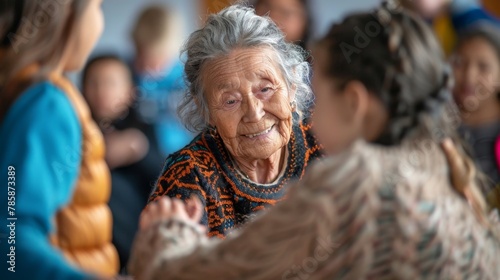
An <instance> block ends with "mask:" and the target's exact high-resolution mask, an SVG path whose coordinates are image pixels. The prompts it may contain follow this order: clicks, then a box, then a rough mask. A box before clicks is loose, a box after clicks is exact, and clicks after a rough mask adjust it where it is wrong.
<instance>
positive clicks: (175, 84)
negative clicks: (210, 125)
mask: <svg viewBox="0 0 500 280" xmlns="http://www.w3.org/2000/svg"><path fill="white" fill-rule="evenodd" d="M183 75H184V66H183V64H182V63H181V62H180V61H177V62H175V63H174V64H173V65H171V66H169V67H168V68H167V69H165V70H164V71H163V72H162V73H155V74H153V73H142V74H138V73H134V82H135V85H136V87H137V89H138V92H137V102H136V104H135V110H136V111H137V113H138V115H139V116H140V118H141V119H142V120H143V121H144V122H146V123H150V124H152V125H153V126H154V130H155V135H154V137H155V139H156V141H157V144H158V146H159V148H160V151H161V152H162V153H163V156H167V155H169V154H171V153H174V152H176V151H178V150H180V149H181V148H183V147H184V146H185V145H187V144H188V143H189V142H190V141H191V140H192V138H193V135H192V134H191V133H189V132H188V131H187V130H186V128H185V127H184V125H182V123H181V122H180V120H179V118H178V117H177V105H178V104H179V102H180V100H181V99H182V97H183V95H184V93H185V90H186V85H185V83H184V76H183Z"/></svg>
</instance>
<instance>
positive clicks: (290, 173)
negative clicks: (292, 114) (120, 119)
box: [148, 123, 321, 238]
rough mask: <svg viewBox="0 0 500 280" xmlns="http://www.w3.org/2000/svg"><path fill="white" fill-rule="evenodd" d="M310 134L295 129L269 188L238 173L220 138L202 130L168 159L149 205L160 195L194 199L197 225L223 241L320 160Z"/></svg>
mask: <svg viewBox="0 0 500 280" xmlns="http://www.w3.org/2000/svg"><path fill="white" fill-rule="evenodd" d="M310 129H311V127H310V125H309V124H306V123H300V124H297V125H294V127H293V132H292V134H291V137H290V141H289V143H288V154H289V156H288V159H287V162H286V167H285V168H286V169H285V171H284V173H282V176H281V177H280V178H278V179H277V180H276V181H275V182H274V183H271V184H257V183H255V182H253V181H251V180H249V179H247V178H246V177H245V176H243V175H242V174H241V173H240V172H239V171H237V170H236V168H235V165H234V164H233V161H232V159H231V157H230V155H229V152H228V151H227V149H226V148H225V146H224V144H223V142H222V139H221V138H220V136H219V135H218V134H217V132H216V131H215V130H213V129H207V130H205V131H204V132H202V133H200V134H199V135H198V136H197V137H195V139H193V141H192V142H191V143H190V144H188V145H187V146H186V147H185V148H183V149H181V150H179V151H178V152H176V153H174V154H171V155H170V156H169V157H168V158H167V160H166V163H165V167H164V169H163V172H162V174H161V175H160V177H159V178H158V181H157V183H156V187H155V190H154V191H153V193H152V194H151V196H150V198H149V202H152V201H155V200H157V199H159V198H160V197H161V196H164V195H167V196H169V197H176V198H179V199H182V200H185V199H187V198H189V197H190V196H191V195H193V194H194V195H197V196H198V198H199V199H200V200H201V202H202V203H203V204H204V210H205V211H204V213H203V216H202V220H201V223H202V224H204V225H207V226H208V229H209V233H208V235H209V236H213V237H219V238H224V236H226V235H227V234H228V233H229V232H230V231H231V230H232V229H234V228H235V227H238V226H239V225H241V224H243V223H245V222H246V221H247V220H248V219H249V218H251V217H252V216H254V215H255V213H256V212H258V211H259V210H261V209H265V208H268V207H270V206H272V205H275V204H276V203H277V202H278V201H280V200H282V199H283V198H284V196H285V192H286V186H287V184H288V183H289V182H290V181H294V180H299V179H301V178H302V176H303V175H304V173H305V171H306V168H307V167H308V166H309V164H310V162H311V161H313V160H314V159H316V158H318V157H320V156H321V147H320V146H319V144H318V143H317V141H316V138H315V137H314V136H312V134H311V131H310ZM149 202H148V203H149Z"/></svg>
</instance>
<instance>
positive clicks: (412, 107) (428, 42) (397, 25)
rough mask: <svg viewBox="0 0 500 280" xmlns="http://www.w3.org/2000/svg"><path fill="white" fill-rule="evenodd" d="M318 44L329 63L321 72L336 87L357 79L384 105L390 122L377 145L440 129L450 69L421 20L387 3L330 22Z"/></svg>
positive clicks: (437, 44) (449, 91) (450, 83)
mask: <svg viewBox="0 0 500 280" xmlns="http://www.w3.org/2000/svg"><path fill="white" fill-rule="evenodd" d="M353 31H354V32H355V34H356V35H355V36H353V34H354V32H353ZM319 45H320V47H325V50H326V52H327V56H328V61H329V63H328V64H326V67H325V68H326V69H323V71H325V73H327V75H329V76H330V77H332V78H334V79H335V81H337V82H338V86H339V88H340V89H343V87H345V86H346V85H347V83H349V82H350V81H353V80H357V81H360V82H362V83H363V84H364V85H365V86H366V88H367V89H368V90H369V91H370V92H371V93H372V94H374V95H375V96H377V97H378V98H379V99H380V100H381V102H382V103H383V104H384V106H385V107H386V109H387V111H388V113H389V124H388V125H387V127H386V130H385V131H384V132H383V134H382V135H381V136H380V138H379V139H378V140H377V141H376V142H377V143H380V144H384V145H394V144H399V143H401V141H402V140H403V139H405V138H406V137H408V136H411V135H412V132H416V131H420V132H422V130H427V131H428V132H429V133H431V134H433V133H434V132H436V131H442V130H443V129H444V127H436V126H437V125H438V124H440V123H442V119H443V118H444V109H445V107H446V104H449V101H450V100H451V86H452V77H451V71H450V67H449V66H448V65H447V64H446V63H445V61H444V55H443V54H442V51H441V48H440V46H439V43H438V41H437V40H436V39H435V37H434V35H433V34H432V32H431V30H430V28H429V27H428V26H427V24H426V23H425V22H423V21H421V20H419V19H418V18H417V17H416V16H414V15H413V14H411V13H410V12H408V11H403V9H401V8H399V7H398V6H396V5H394V4H391V2H386V3H384V4H383V5H382V7H380V8H379V9H377V10H375V11H374V12H373V13H362V14H354V15H351V16H348V17H347V18H345V19H344V21H343V22H341V23H340V24H336V25H334V26H332V28H331V29H330V31H329V32H328V34H327V35H326V36H325V37H324V39H322V40H321V41H320V42H319ZM440 134H441V133H440ZM440 136H443V135H440Z"/></svg>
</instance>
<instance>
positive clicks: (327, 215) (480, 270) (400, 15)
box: [130, 5, 500, 279]
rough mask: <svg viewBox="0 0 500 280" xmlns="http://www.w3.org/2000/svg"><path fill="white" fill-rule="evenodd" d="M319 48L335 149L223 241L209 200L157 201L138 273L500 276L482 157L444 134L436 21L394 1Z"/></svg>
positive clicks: (136, 255) (444, 85)
mask: <svg viewBox="0 0 500 280" xmlns="http://www.w3.org/2000/svg"><path fill="white" fill-rule="evenodd" d="M313 53H314V57H315V63H314V67H315V68H316V69H315V71H314V73H315V76H314V82H313V85H314V89H315V94H316V98H317V101H316V108H315V113H314V126H315V129H316V131H317V133H318V138H319V140H320V141H321V142H322V143H323V145H324V147H325V149H326V150H327V152H328V153H329V154H330V156H329V157H328V158H327V159H326V160H324V161H323V162H321V163H319V164H317V165H316V166H314V167H313V168H312V169H311V170H309V173H308V174H306V176H305V178H304V179H303V181H301V182H300V183H297V184H295V185H293V186H291V188H290V190H289V195H288V198H287V200H285V201H283V202H282V203H281V204H278V205H277V206H275V207H274V208H271V209H270V210H269V211H268V212H266V213H265V214H264V215H262V216H261V217H259V218H257V219H256V220H254V221H253V222H252V223H249V224H247V225H246V226H245V227H244V228H242V229H241V231H239V232H235V233H234V234H233V235H229V236H228V237H227V238H226V239H225V240H223V241H220V240H212V239H208V238H206V237H205V234H204V232H203V230H202V229H200V227H199V226H198V221H199V218H200V212H201V210H200V209H199V208H200V205H199V203H198V202H197V201H196V200H194V199H192V200H189V201H188V202H187V203H186V204H183V203H182V202H180V201H179V200H176V199H162V200H160V201H158V202H157V203H156V204H154V205H151V207H149V208H148V209H147V210H146V211H145V212H144V214H143V216H142V219H141V226H142V230H141V231H140V232H139V234H138V236H137V238H136V241H135V245H134V248H133V253H132V258H131V262H130V270H131V272H132V273H133V274H134V275H135V276H136V277H137V279H202V278H204V279H418V278H431V279H456V278H477V279H500V268H499V267H498V265H497V261H498V258H499V257H500V250H499V248H500V239H499V238H498V234H497V230H498V228H497V226H496V224H495V223H493V222H492V221H491V220H490V217H488V216H487V215H486V211H485V209H484V201H483V200H482V198H481V195H479V193H478V191H477V187H476V184H475V168H474V165H472V164H470V162H471V160H470V159H469V158H468V157H466V156H464V155H462V152H461V149H454V148H452V144H451V141H449V140H447V141H446V142H445V143H446V144H445V145H444V147H445V149H444V150H443V149H442V147H440V145H439V143H440V141H441V140H442V139H443V138H447V139H449V138H454V132H453V131H452V129H451V127H452V126H451V124H450V123H449V121H448V120H450V118H448V117H447V116H448V115H447V113H446V112H448V110H446V107H447V106H448V104H449V102H450V100H451V93H450V89H449V87H450V84H451V81H450V80H451V79H450V75H449V71H448V68H447V66H446V64H445V62H444V60H443V55H442V54H441V52H440V48H439V45H438V43H437V41H436V39H435V38H434V37H433V36H432V32H431V31H430V30H429V28H428V27H427V25H426V24H425V22H422V21H420V20H418V19H417V18H415V17H414V16H413V15H411V14H408V13H406V12H401V11H396V10H393V9H392V8H391V7H390V6H389V5H385V6H383V7H382V8H380V9H378V10H377V11H375V12H374V13H363V14H356V15H351V16H349V17H347V18H346V19H344V21H343V22H341V23H339V24H335V25H334V26H333V27H332V28H331V30H330V31H329V33H328V34H327V35H326V36H325V38H323V39H322V40H321V41H320V42H319V43H318V44H317V45H316V49H315V51H314V52H313ZM443 151H445V152H443ZM445 155H446V156H445ZM457 171H458V172H457ZM450 175H451V176H450Z"/></svg>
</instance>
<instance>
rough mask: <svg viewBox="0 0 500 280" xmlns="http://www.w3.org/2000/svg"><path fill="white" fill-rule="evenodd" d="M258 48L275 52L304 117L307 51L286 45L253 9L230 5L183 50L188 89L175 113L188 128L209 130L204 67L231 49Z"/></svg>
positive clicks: (309, 99) (308, 97)
mask: <svg viewBox="0 0 500 280" xmlns="http://www.w3.org/2000/svg"><path fill="white" fill-rule="evenodd" d="M259 46H266V47H270V48H271V49H272V50H273V51H274V52H275V54H276V59H277V61H276V64H277V65H279V68H280V70H281V72H282V74H283V77H284V79H285V81H286V84H287V86H288V89H292V88H293V89H294V90H295V101H296V102H297V107H296V108H297V112H298V113H299V115H300V116H301V117H302V116H304V115H307V113H308V110H309V107H310V105H311V104H312V102H313V94H312V91H311V88H310V86H309V84H310V83H309V73H310V66H309V63H308V62H307V61H306V57H307V52H306V51H304V50H303V49H302V48H300V47H299V46H297V45H295V44H292V43H287V42H285V38H284V34H283V33H282V32H281V30H280V29H279V28H278V27H277V26H276V24H275V23H274V22H272V21H271V19H269V18H268V17H261V16H258V15H256V14H255V11H254V9H252V8H249V7H245V6H242V5H233V6H230V7H228V8H226V9H224V10H222V11H221V12H219V13H217V14H214V15H210V16H209V18H208V20H207V22H206V24H205V26H204V27H203V28H201V29H199V30H197V31H195V32H193V33H192V34H191V35H190V36H189V39H188V41H187V42H186V44H185V45H184V47H183V50H182V53H183V55H185V69H184V72H185V78H186V83H187V85H188V89H187V91H186V94H185V95H184V97H183V99H182V101H181V103H180V104H179V107H178V109H177V112H178V114H179V117H180V119H181V120H182V122H183V123H184V125H185V126H186V128H187V129H189V130H190V131H193V132H199V131H202V130H204V129H205V128H207V127H208V120H209V112H208V106H207V104H206V100H205V97H204V95H203V92H204V89H203V85H202V80H201V77H202V70H203V65H205V64H206V63H207V62H208V61H210V60H213V59H214V58H217V57H220V56H224V55H227V54H229V53H230V52H231V51H232V50H233V49H236V48H242V47H243V48H251V47H259Z"/></svg>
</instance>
